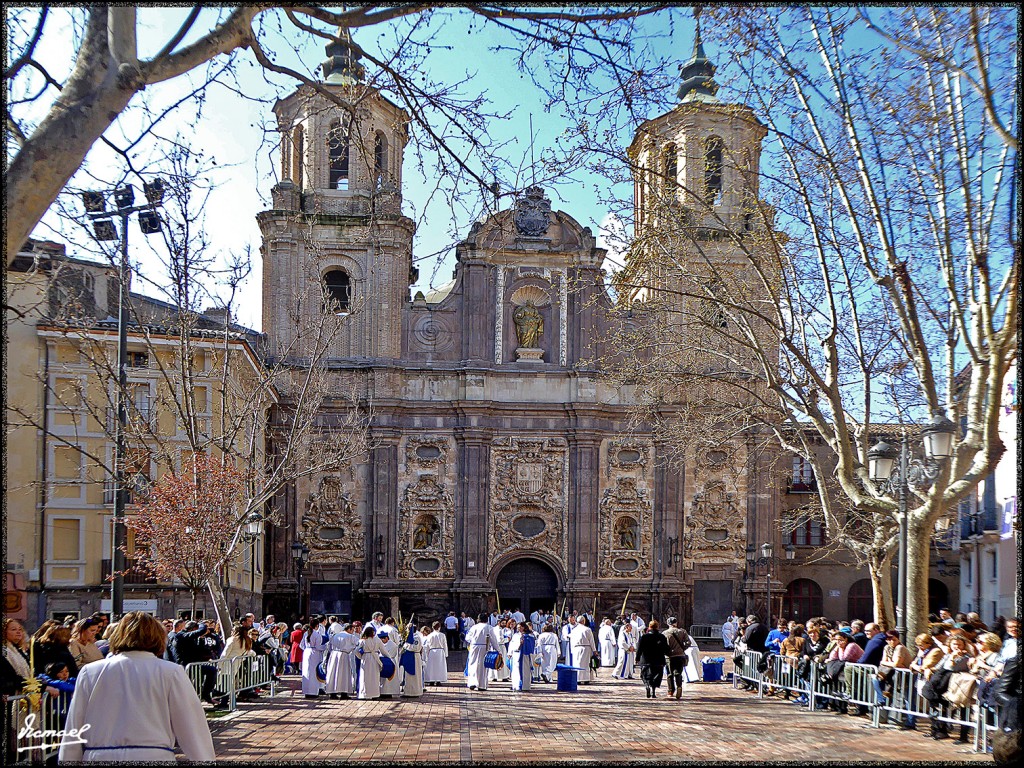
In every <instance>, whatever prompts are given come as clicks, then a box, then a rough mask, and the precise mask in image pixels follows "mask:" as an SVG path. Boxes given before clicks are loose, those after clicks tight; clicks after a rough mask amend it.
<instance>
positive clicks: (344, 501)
mask: <svg viewBox="0 0 1024 768" xmlns="http://www.w3.org/2000/svg"><path fill="white" fill-rule="evenodd" d="M350 491H351V489H348V488H346V487H343V484H342V478H341V477H338V476H336V475H327V476H325V477H323V478H321V480H320V486H319V488H318V490H317V491H316V493H313V494H311V495H310V497H309V501H308V503H307V506H306V512H305V514H304V515H303V516H302V536H301V538H302V541H303V542H304V543H305V544H306V546H307V547H309V562H310V563H358V562H361V561H362V560H363V552H364V549H365V545H364V539H365V536H364V531H363V520H362V516H361V515H360V514H359V510H358V509H357V507H356V504H355V502H354V501H353V499H352V496H351V493H350Z"/></svg>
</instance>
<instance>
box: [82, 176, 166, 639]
mask: <svg viewBox="0 0 1024 768" xmlns="http://www.w3.org/2000/svg"><path fill="white" fill-rule="evenodd" d="M143 191H144V193H145V196H146V204H145V205H133V203H134V202H135V190H134V188H133V187H132V186H131V185H130V184H125V185H123V186H120V187H118V188H117V189H115V190H114V202H115V203H116V205H117V210H116V211H107V210H106V200H105V196H104V194H103V193H102V192H95V191H89V192H83V193H82V203H83V204H84V205H85V215H86V217H87V218H89V219H91V220H92V222H93V232H94V234H95V237H96V239H97V240H116V239H117V230H116V228H115V227H114V222H113V221H111V219H112V217H113V216H114V215H115V214H116V215H118V216H120V217H121V260H120V263H119V265H118V275H117V276H118V282H119V283H120V287H119V290H118V296H117V396H116V404H117V425H116V426H115V427H114V531H113V536H112V539H113V552H112V553H111V573H112V574H113V578H112V579H111V582H110V612H111V615H112V616H113V617H114V619H117V618H118V617H119V616H120V615H121V614H123V613H124V569H125V552H124V548H125V546H126V544H127V539H128V534H127V530H126V529H125V525H124V509H125V506H126V505H127V501H128V499H127V495H128V489H127V487H126V483H125V471H124V470H125V466H124V465H125V452H126V447H125V431H126V428H127V426H128V404H127V402H126V400H125V395H126V392H127V389H128V373H127V364H128V301H127V299H128V295H127V292H128V279H127V276H128V218H129V217H130V216H131V215H132V214H133V213H138V214H139V229H141V230H142V233H143V234H145V235H152V234H154V233H156V232H159V231H160V227H161V220H160V214H158V213H157V212H156V209H157V208H158V207H160V206H161V205H162V204H163V198H164V182H163V179H160V178H156V179H153V181H151V182H144V183H143Z"/></svg>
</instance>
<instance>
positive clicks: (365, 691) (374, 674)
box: [354, 626, 381, 699]
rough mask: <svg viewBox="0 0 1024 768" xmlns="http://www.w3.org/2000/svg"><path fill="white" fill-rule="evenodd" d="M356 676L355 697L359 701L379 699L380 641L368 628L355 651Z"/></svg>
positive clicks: (371, 629) (371, 628) (370, 628)
mask: <svg viewBox="0 0 1024 768" xmlns="http://www.w3.org/2000/svg"><path fill="white" fill-rule="evenodd" d="M354 653H355V658H356V660H357V667H356V674H357V675H358V684H357V686H356V689H357V690H358V692H359V693H358V694H357V697H358V698H360V699H378V698H380V667H381V663H380V639H379V638H378V637H377V631H376V630H375V629H374V628H373V627H372V626H368V627H366V628H365V629H364V630H363V635H362V637H361V638H360V639H359V647H358V648H356V650H355V652H354Z"/></svg>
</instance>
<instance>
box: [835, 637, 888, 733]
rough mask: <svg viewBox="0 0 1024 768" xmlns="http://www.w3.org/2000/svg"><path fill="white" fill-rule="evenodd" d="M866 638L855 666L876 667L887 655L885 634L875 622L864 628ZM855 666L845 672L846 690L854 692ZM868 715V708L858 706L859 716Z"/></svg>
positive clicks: (847, 668)
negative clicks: (866, 665) (870, 665)
mask: <svg viewBox="0 0 1024 768" xmlns="http://www.w3.org/2000/svg"><path fill="white" fill-rule="evenodd" d="M864 636H865V637H866V638H867V642H866V643H865V644H864V645H863V646H861V647H862V648H863V649H864V653H863V654H862V655H861V657H860V658H859V659H857V661H855V662H853V663H854V664H873V665H875V666H876V667H877V666H878V665H879V663H880V662H881V661H882V654H883V653H885V632H883V631H882V628H881V627H879V626H878V625H877V624H875V623H874V622H872V623H870V624H867V625H866V626H865V627H864ZM853 671H854V670H853V666H852V665H847V667H846V669H845V670H843V674H844V676H845V679H846V690H848V691H852V690H853ZM867 713H868V708H867V707H865V706H864V705H863V704H858V705H857V715H859V716H864V715H866V714H867Z"/></svg>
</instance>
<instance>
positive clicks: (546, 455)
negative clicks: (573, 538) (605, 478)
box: [487, 437, 569, 568]
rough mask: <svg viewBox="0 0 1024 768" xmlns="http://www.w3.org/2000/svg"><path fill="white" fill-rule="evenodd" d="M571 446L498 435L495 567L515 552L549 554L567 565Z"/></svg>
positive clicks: (492, 533)
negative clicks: (503, 558)
mask: <svg viewBox="0 0 1024 768" xmlns="http://www.w3.org/2000/svg"><path fill="white" fill-rule="evenodd" d="M568 459H569V453H568V446H567V444H566V441H565V440H563V439H561V438H540V439H536V438H535V439H528V438H516V437H505V438H497V439H495V440H494V442H493V443H492V444H491V513H490V515H489V516H488V526H487V527H488V530H487V536H488V552H489V560H488V563H489V566H488V567H489V568H490V567H491V566H493V565H494V563H495V562H497V561H498V560H499V559H500V558H501V557H503V556H504V555H506V554H508V553H509V552H512V551H516V550H522V551H524V552H546V553H547V554H549V555H551V556H552V557H554V558H556V559H557V560H558V561H559V562H560V563H561V564H562V566H563V567H564V566H565V563H566V561H567V560H568V541H567V538H566V536H565V530H566V521H567V516H568V503H567V502H568V483H569V467H568Z"/></svg>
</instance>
